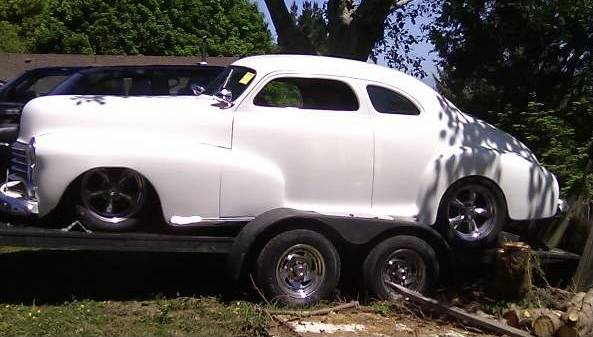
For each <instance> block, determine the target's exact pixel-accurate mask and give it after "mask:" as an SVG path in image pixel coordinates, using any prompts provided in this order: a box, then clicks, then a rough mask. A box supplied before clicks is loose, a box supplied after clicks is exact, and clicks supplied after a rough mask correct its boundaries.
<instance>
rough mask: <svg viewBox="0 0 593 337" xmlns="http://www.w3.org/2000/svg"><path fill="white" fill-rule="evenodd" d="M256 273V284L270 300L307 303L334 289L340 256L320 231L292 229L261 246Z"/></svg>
mask: <svg viewBox="0 0 593 337" xmlns="http://www.w3.org/2000/svg"><path fill="white" fill-rule="evenodd" d="M255 274H256V280H257V284H258V286H259V287H260V288H261V289H263V291H264V293H265V295H266V296H267V297H268V298H269V299H271V300H277V301H279V302H281V303H283V304H285V305H289V306H303V305H310V304H313V303H315V302H317V301H319V300H320V299H322V298H325V297H327V296H329V295H330V294H331V293H332V292H333V291H334V290H335V288H336V286H337V285H338V281H339V279H340V257H339V255H338V252H337V251H336V248H335V247H334V245H333V244H332V243H331V242H330V241H329V240H328V239H326V238H325V237H324V236H323V235H322V234H319V233H317V232H314V231H312V230H306V229H297V230H291V231H287V232H284V233H281V234H279V235H277V236H276V237H274V238H272V239H271V240H270V241H269V242H268V243H267V244H266V245H265V246H264V248H263V249H262V250H261V252H260V254H259V256H258V258H257V261H256V266H255Z"/></svg>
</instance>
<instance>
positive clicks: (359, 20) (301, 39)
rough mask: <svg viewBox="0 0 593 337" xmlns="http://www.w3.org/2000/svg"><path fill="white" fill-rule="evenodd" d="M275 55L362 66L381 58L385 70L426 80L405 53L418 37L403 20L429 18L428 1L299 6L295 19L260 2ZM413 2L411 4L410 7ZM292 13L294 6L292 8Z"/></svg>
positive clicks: (332, 1) (277, 5) (342, 0)
mask: <svg viewBox="0 0 593 337" xmlns="http://www.w3.org/2000/svg"><path fill="white" fill-rule="evenodd" d="M265 2H266V7H267V8H268V11H269V12H270V16H271V18H272V22H273V24H274V27H275V28H276V33H277V34H278V45H279V47H280V51H281V52H285V53H297V54H319V55H327V56H335V57H344V58H351V59H356V60H362V61H366V60H367V59H369V58H371V59H374V60H376V59H377V57H378V56H379V55H383V56H385V58H386V59H387V63H388V64H389V65H390V66H395V67H398V68H400V69H402V70H406V71H408V72H410V73H412V74H414V75H417V76H422V77H423V76H426V74H425V73H424V72H423V71H422V68H421V61H422V58H421V57H414V56H411V55H409V54H408V52H409V51H410V46H411V45H413V44H414V43H417V42H418V41H419V39H420V37H418V36H416V35H415V34H413V33H411V32H410V31H408V30H407V28H406V25H405V23H406V20H408V21H410V22H413V23H415V20H416V18H418V17H419V16H421V15H424V14H427V13H430V12H431V11H432V10H434V8H436V6H437V4H438V2H435V1H430V0H416V1H412V0H361V1H356V0H327V2H326V3H325V5H324V6H323V8H319V7H316V6H317V5H315V4H314V5H311V3H307V2H305V4H304V6H303V11H302V13H301V16H300V17H299V18H298V20H295V19H294V17H295V14H296V10H294V9H293V11H292V14H291V12H290V11H289V10H288V8H287V7H286V4H285V3H284V1H283V0H266V1H265ZM411 3H413V4H411ZM293 8H294V6H293Z"/></svg>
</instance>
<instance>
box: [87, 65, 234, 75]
mask: <svg viewBox="0 0 593 337" xmlns="http://www.w3.org/2000/svg"><path fill="white" fill-rule="evenodd" d="M225 68H226V67H223V66H211V65H207V64H194V65H187V64H186V65H171V64H167V65H158V64H154V65H117V66H89V67H85V68H83V69H81V70H80V71H81V72H85V73H86V72H95V71H105V70H158V69H211V70H222V69H225Z"/></svg>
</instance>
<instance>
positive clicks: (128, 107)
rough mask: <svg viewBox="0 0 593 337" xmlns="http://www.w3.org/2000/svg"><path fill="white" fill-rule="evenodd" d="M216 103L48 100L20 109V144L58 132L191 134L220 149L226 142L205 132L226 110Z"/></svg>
mask: <svg viewBox="0 0 593 337" xmlns="http://www.w3.org/2000/svg"><path fill="white" fill-rule="evenodd" d="M216 103H217V102H216V101H215V100H214V99H212V97H211V96H201V97H195V96H162V97H116V96H46V97H41V98H37V99H34V100H32V101H30V102H29V103H27V105H26V106H25V107H24V109H23V112H22V115H21V125H20V132H19V137H18V140H19V141H21V142H25V143H26V142H29V141H30V140H31V138H32V137H39V136H41V135H45V134H49V133H53V132H58V131H62V132H68V131H73V132H79V133H80V132H105V133H112V134H117V133H120V134H121V133H127V134H134V133H138V132H142V133H143V134H152V135H154V136H155V137H158V136H160V135H162V134H167V135H179V136H181V135H184V134H187V133H192V134H194V135H198V138H199V137H200V135H203V137H204V139H197V140H198V141H202V142H205V143H212V144H214V145H220V146H224V145H225V144H226V143H227V140H226V139H220V137H221V136H220V137H219V135H216V134H213V133H215V132H216V128H209V127H210V126H211V125H210V124H211V123H215V122H217V118H218V116H220V115H221V114H222V113H221V111H223V110H224V109H221V108H220V107H219V105H217V104H216ZM229 128H230V126H229ZM207 130H210V131H207ZM200 131H202V132H200ZM208 132H210V133H208ZM228 142H230V139H229V140H228Z"/></svg>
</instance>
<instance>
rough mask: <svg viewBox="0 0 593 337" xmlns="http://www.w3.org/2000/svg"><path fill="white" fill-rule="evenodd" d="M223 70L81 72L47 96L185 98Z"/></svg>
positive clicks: (168, 68) (149, 68)
mask: <svg viewBox="0 0 593 337" xmlns="http://www.w3.org/2000/svg"><path fill="white" fill-rule="evenodd" d="M224 69H225V68H224V67H218V66H207V65H196V66H170V65H167V66H115V67H93V68H85V69H81V70H79V71H78V72H76V73H75V74H73V75H72V76H71V77H70V78H68V80H66V81H64V82H63V83H61V84H60V85H59V86H57V87H56V88H55V89H54V90H52V91H51V92H50V93H49V94H50V95H97V96H102V95H103V96H187V95H193V94H194V93H193V91H192V87H193V86H200V87H206V86H207V85H208V83H210V81H212V80H213V79H214V78H216V76H218V74H219V73H221V72H222V71H223V70H224Z"/></svg>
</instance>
